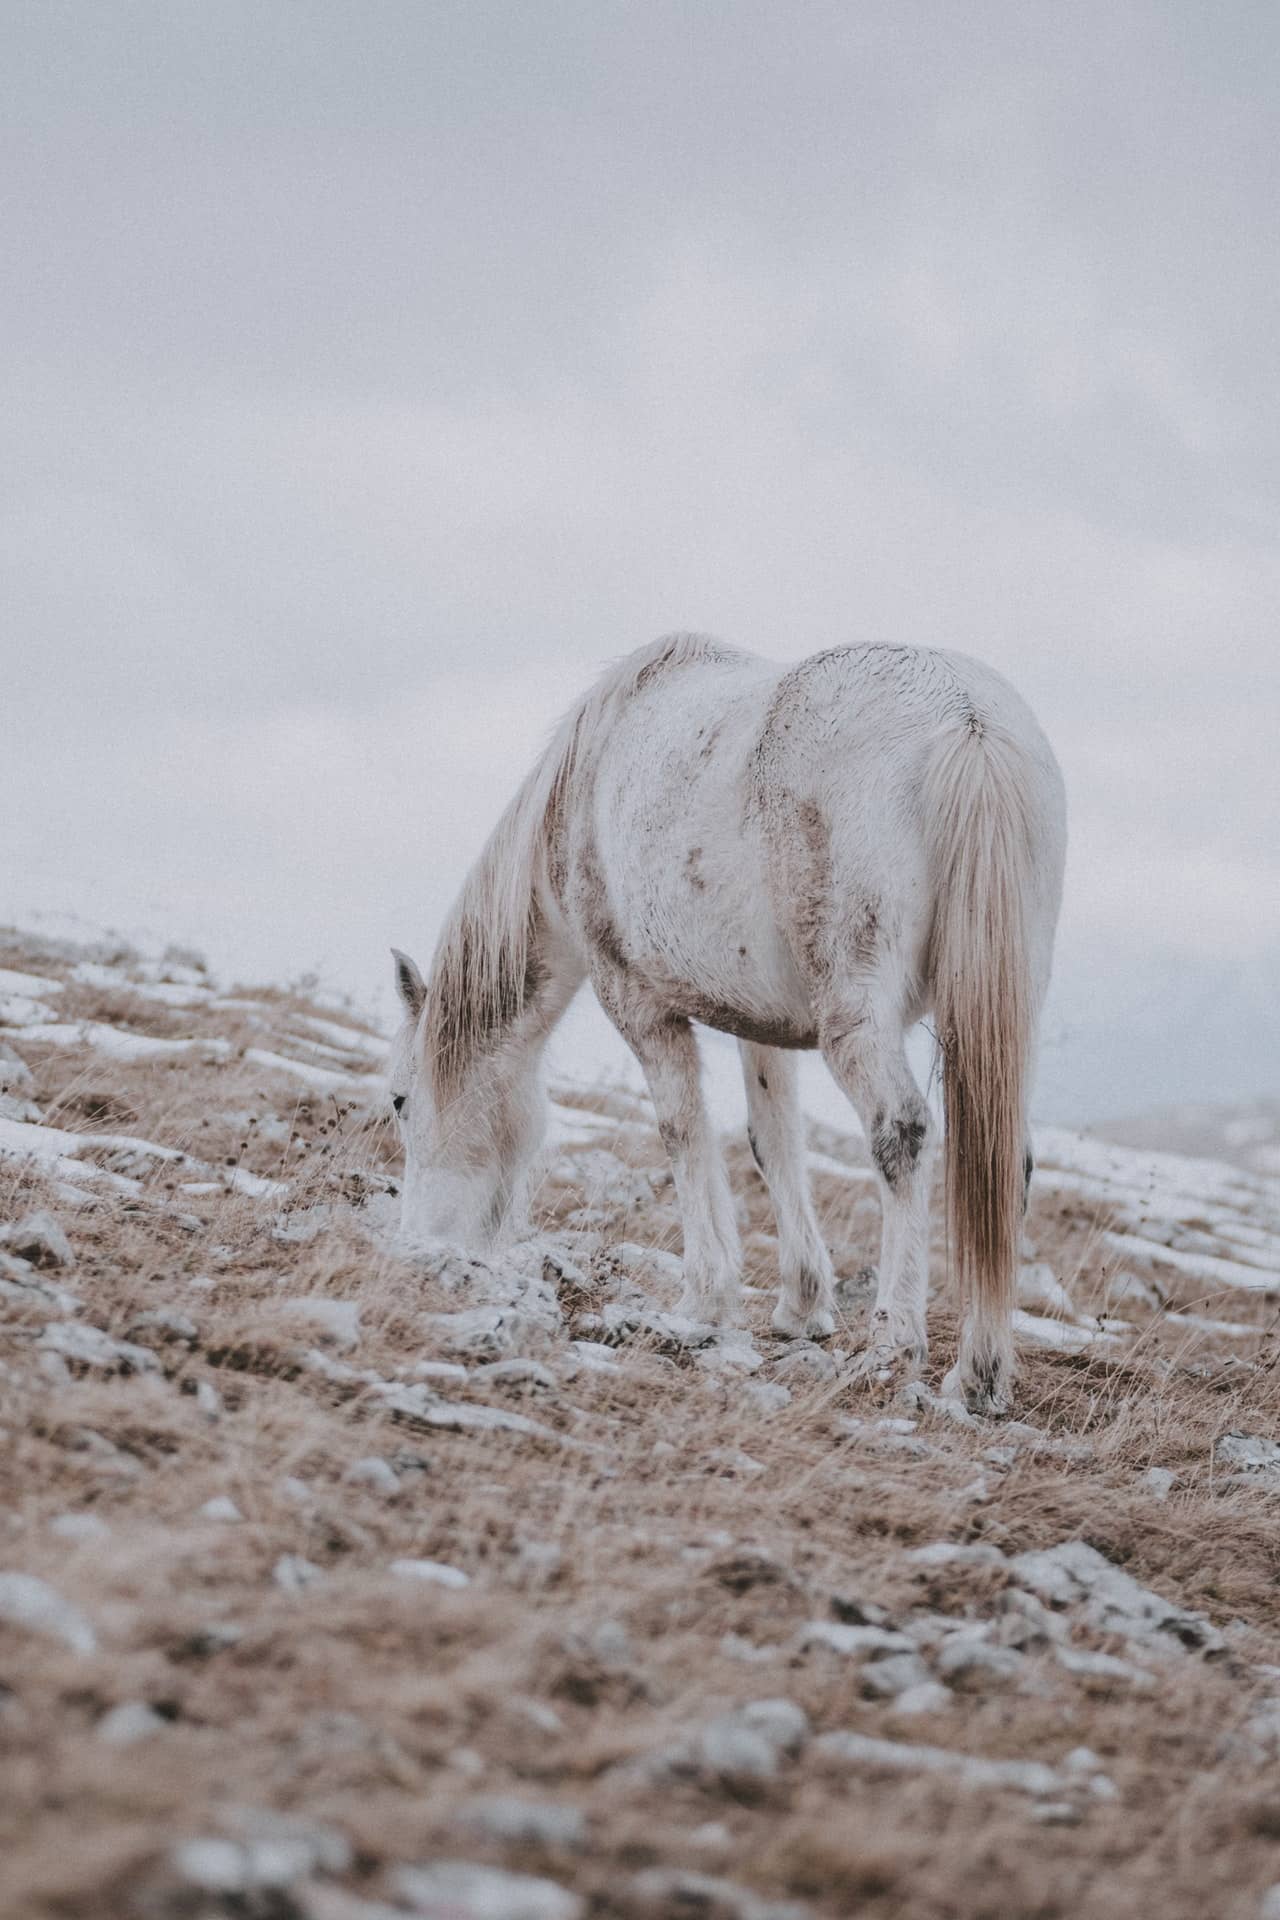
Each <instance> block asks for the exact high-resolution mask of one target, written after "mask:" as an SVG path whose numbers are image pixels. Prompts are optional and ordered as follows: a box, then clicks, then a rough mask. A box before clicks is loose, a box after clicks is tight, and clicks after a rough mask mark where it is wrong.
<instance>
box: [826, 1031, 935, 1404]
mask: <svg viewBox="0 0 1280 1920" xmlns="http://www.w3.org/2000/svg"><path fill="white" fill-rule="evenodd" d="M822 1054H823V1058H824V1059H825V1060H826V1062H827V1065H828V1067H829V1068H830V1069H831V1072H832V1075H833V1076H834V1078H835V1080H836V1082H837V1084H838V1085H839V1086H840V1088H841V1089H842V1091H843V1092H844V1093H845V1094H846V1095H847V1097H848V1098H849V1100H850V1101H851V1102H852V1103H853V1105H854V1107H855V1108H856V1109H857V1112H858V1116H859V1118H860V1119H861V1121H862V1125H863V1128H864V1130H865V1132H866V1136H867V1143H868V1145H869V1147H870V1149H871V1159H872V1164H873V1165H874V1167H875V1173H876V1184H877V1187H878V1188H879V1192H880V1208H881V1237H880V1266H879V1282H878V1286H877V1289H876V1299H875V1305H874V1307H873V1309H872V1313H871V1321H870V1326H869V1328H868V1344H867V1348H866V1351H865V1353H864V1354H863V1356H862V1359H861V1362H860V1371H861V1373H862V1374H863V1375H864V1376H865V1377H867V1378H871V1379H889V1378H892V1377H893V1376H894V1375H895V1374H897V1373H899V1372H902V1371H906V1372H907V1373H908V1374H913V1373H915V1372H918V1371H919V1369H920V1367H921V1366H922V1365H923V1364H924V1361H925V1359H926V1358H927V1356H928V1350H929V1338H928V1328H927V1322H926V1312H927V1305H928V1295H929V1182H930V1171H931V1165H932V1147H933V1132H934V1129H933V1124H932V1121H931V1120H930V1116H929V1109H928V1106H927V1105H926V1103H925V1100H924V1097H923V1095H922V1094H921V1092H920V1089H919V1088H918V1086H917V1085H916V1082H915V1078H914V1076H913V1074H912V1072H911V1069H910V1067H909V1066H908V1064H907V1056H906V1052H905V1050H904V1047H903V1033H902V1025H901V1022H900V1021H898V1020H894V1019H890V1018H884V1017H877V1016H876V1014H875V1013H874V1012H872V1011H870V1010H869V1009H868V1007H867V1006H866V1005H865V1004H864V1005H863V1006H862V1007H861V1008H860V1009H858V1010H857V1012H856V1013H855V1014H854V1015H853V1016H852V1017H850V1018H845V1019H840V1018H837V1019H834V1020H831V1021H829V1022H828V1023H827V1030H826V1032H825V1033H824V1036H823V1038H822Z"/></svg>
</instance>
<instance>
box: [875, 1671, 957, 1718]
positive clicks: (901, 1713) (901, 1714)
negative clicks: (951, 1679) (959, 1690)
mask: <svg viewBox="0 0 1280 1920" xmlns="http://www.w3.org/2000/svg"><path fill="white" fill-rule="evenodd" d="M950 1705H951V1692H950V1689H949V1688H947V1687H944V1686H941V1685H940V1684H939V1683H938V1681H936V1680H926V1681H923V1682H922V1683H921V1684H920V1685H919V1686H917V1687H907V1688H905V1689H904V1691H903V1692H901V1693H899V1694H897V1695H896V1696H895V1697H894V1698H893V1699H892V1700H891V1701H890V1703H889V1710H890V1712H891V1713H893V1714H894V1715H896V1716H897V1717H898V1718H900V1719H904V1720H905V1719H914V1718H915V1716H916V1715H918V1714H925V1713H945V1712H946V1711H947V1709H948V1708H949V1707H950Z"/></svg>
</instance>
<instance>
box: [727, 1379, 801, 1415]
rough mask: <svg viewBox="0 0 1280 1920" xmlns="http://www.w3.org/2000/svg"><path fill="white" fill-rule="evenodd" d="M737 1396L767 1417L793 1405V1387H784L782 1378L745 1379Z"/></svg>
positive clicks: (745, 1405)
mask: <svg viewBox="0 0 1280 1920" xmlns="http://www.w3.org/2000/svg"><path fill="white" fill-rule="evenodd" d="M737 1396H738V1400H739V1401H740V1403H741V1404H742V1405H743V1406H744V1407H751V1408H752V1409H753V1410H754V1411H755V1412H756V1413H758V1414H761V1415H762V1416H763V1417H764V1418H766V1419H767V1418H768V1416H769V1415H770V1414H773V1413H781V1411H782V1409H783V1408H784V1407H789V1406H790V1405H791V1389H790V1388H789V1387H784V1386H783V1384H782V1382H781V1380H744V1381H743V1382H742V1384H741V1386H740V1387H738V1389H737Z"/></svg>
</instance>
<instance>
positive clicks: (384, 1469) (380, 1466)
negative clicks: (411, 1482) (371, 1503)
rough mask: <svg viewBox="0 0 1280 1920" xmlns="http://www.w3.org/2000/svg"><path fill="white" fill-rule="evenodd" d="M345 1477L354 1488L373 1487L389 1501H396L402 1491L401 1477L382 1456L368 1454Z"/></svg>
mask: <svg viewBox="0 0 1280 1920" xmlns="http://www.w3.org/2000/svg"><path fill="white" fill-rule="evenodd" d="M344 1477H345V1478H346V1479H347V1480H348V1481H349V1482H350V1483H351V1484H352V1485H353V1486H358V1487H371V1488H372V1489H373V1491H374V1492H375V1493H380V1494H382V1495H384V1496H385V1498H386V1499H388V1500H394V1499H395V1497H396V1495H397V1494H398V1493H399V1491H400V1478H399V1475H398V1474H397V1473H396V1471H395V1469H394V1467H392V1466H390V1465H389V1464H388V1462H387V1461H385V1460H384V1459H383V1458H382V1456H381V1455H380V1454H376V1453H371V1454H366V1456H365V1458H364V1459H363V1460H356V1461H353V1462H352V1464H351V1465H350V1466H349V1467H348V1468H347V1471H346V1475H345V1476H344Z"/></svg>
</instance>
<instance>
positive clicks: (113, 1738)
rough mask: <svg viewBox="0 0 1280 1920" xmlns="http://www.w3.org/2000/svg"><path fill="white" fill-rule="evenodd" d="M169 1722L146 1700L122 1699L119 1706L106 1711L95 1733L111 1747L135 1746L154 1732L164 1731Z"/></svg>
mask: <svg viewBox="0 0 1280 1920" xmlns="http://www.w3.org/2000/svg"><path fill="white" fill-rule="evenodd" d="M168 1724H169V1722H168V1721H167V1720H166V1719H165V1718H164V1716H163V1714H159V1713H157V1712H156V1711H155V1709H154V1707H149V1706H148V1705H147V1703H146V1701H145V1700H122V1701H121V1703H120V1705H119V1706H118V1707H112V1708H111V1710H110V1712H109V1713H104V1714H103V1716H102V1718H101V1720H99V1722H98V1724H97V1726H96V1727H95V1728H94V1730H93V1731H94V1735H95V1737H96V1738H97V1739H99V1740H101V1741H102V1742H103V1743H104V1744H105V1745H106V1746H109V1747H134V1746H137V1744H138V1742H139V1741H140V1740H149V1739H150V1738H151V1736H152V1734H153V1733H162V1732H163V1731H164V1730H165V1728H166V1727H167V1726H168Z"/></svg>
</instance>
